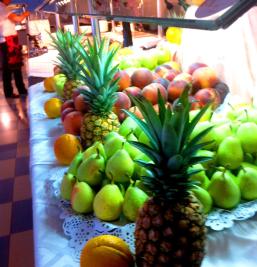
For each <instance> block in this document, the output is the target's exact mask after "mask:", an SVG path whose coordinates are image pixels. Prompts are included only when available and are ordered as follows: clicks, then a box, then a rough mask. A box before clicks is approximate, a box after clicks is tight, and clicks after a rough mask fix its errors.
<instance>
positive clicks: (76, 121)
mask: <svg viewBox="0 0 257 267" xmlns="http://www.w3.org/2000/svg"><path fill="white" fill-rule="evenodd" d="M82 122H83V114H82V113H81V112H79V111H73V112H70V113H68V114H67V115H66V116H65V118H64V121H63V127H64V131H65V132H66V133H69V134H73V135H80V128H81V125H82Z"/></svg>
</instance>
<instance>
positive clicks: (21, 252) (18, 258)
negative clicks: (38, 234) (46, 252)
mask: <svg viewBox="0 0 257 267" xmlns="http://www.w3.org/2000/svg"><path fill="white" fill-rule="evenodd" d="M33 251H34V249H33V232H32V231H26V232H22V233H17V234H13V235H11V237H10V251H9V267H34V252H33Z"/></svg>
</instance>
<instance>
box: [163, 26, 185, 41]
mask: <svg viewBox="0 0 257 267" xmlns="http://www.w3.org/2000/svg"><path fill="white" fill-rule="evenodd" d="M181 34H182V29H181V28H177V27H169V28H168V29H167V31H166V39H167V40H168V41H169V42H170V43H172V44H177V45H180V44H181Z"/></svg>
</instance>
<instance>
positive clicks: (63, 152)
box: [54, 134, 82, 165]
mask: <svg viewBox="0 0 257 267" xmlns="http://www.w3.org/2000/svg"><path fill="white" fill-rule="evenodd" d="M80 150H82V147H81V144H80V142H79V139H78V138H77V137H76V136H75V135H72V134H63V135H61V136H59V137H58V138H57V139H56V140H55V142H54V154H55V157H56V159H57V160H58V162H59V163H60V164H62V165H69V164H70V163H71V161H72V160H73V158H74V157H75V155H76V154H77V153H78V152H79V151H80Z"/></svg>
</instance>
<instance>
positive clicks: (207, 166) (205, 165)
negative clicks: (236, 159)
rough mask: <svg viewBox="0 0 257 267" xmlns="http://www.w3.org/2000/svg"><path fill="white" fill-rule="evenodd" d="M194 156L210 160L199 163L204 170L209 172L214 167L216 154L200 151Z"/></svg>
mask: <svg viewBox="0 0 257 267" xmlns="http://www.w3.org/2000/svg"><path fill="white" fill-rule="evenodd" d="M196 155H197V156H199V157H200V156H201V157H209V158H211V159H210V160H208V161H205V162H202V163H201V164H202V166H203V168H204V169H206V170H209V169H211V168H213V167H214V166H215V165H216V152H214V151H209V150H205V149H200V150H198V151H197V152H196Z"/></svg>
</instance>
